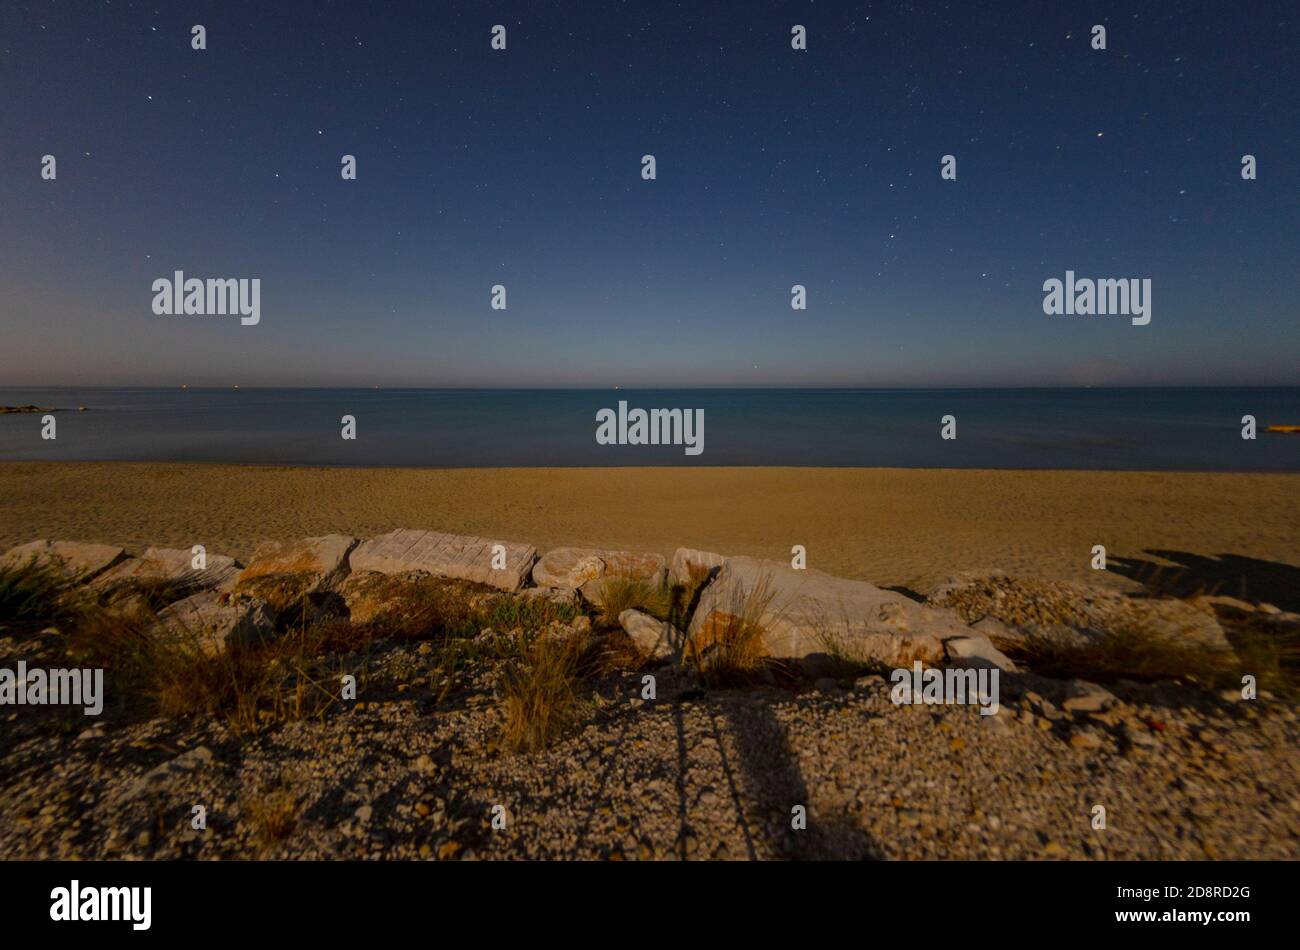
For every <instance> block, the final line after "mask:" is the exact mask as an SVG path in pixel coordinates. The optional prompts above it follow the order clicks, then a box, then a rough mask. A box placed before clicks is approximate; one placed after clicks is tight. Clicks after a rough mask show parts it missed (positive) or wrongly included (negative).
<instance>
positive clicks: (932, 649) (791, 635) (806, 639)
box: [688, 557, 971, 665]
mask: <svg viewBox="0 0 1300 950" xmlns="http://www.w3.org/2000/svg"><path fill="white" fill-rule="evenodd" d="M738 618H744V619H746V620H748V621H750V622H752V623H755V624H757V626H758V627H759V628H761V629H762V635H763V641H764V645H765V647H766V650H767V652H768V654H769V655H771V656H774V657H792V658H799V657H806V656H810V655H813V654H826V655H828V656H832V657H837V658H843V659H849V660H852V661H855V662H879V663H886V664H892V665H907V664H909V663H911V662H912V661H913V660H922V661H926V662H933V663H937V662H941V661H942V660H943V659H944V650H943V643H942V641H943V640H945V639H948V638H950V637H965V636H970V633H971V631H970V628H969V627H967V626H966V625H965V624H964V623H962V622H961V620H960V619H959V618H958V617H957V615H956V614H954V613H953V612H952V611H950V610H938V609H934V608H930V607H926V606H924V605H922V604H918V603H916V602H915V601H913V600H910V599H909V598H907V597H905V596H903V595H902V594H897V593H894V592H893V591H887V590H882V589H881V588H879V587H876V586H875V585H873V584H868V583H866V582H865V581H854V580H848V579H845V578H841V577H832V576H831V575H829V574H825V573H822V572H821V571H815V570H794V569H793V568H791V567H790V566H789V565H788V564H786V563H784V562H781V561H763V560H758V559H756V558H749V557H733V558H728V559H727V560H726V561H725V562H724V563H723V565H722V567H721V569H720V570H719V571H718V575H717V577H715V578H714V579H713V581H712V582H711V583H710V584H709V585H708V586H707V587H706V588H704V590H703V591H702V592H701V594H700V600H699V604H698V606H697V607H696V609H695V613H694V615H693V616H692V618H691V624H690V630H689V631H688V633H689V636H690V639H691V641H692V642H693V643H694V644H695V645H696V646H699V647H703V646H705V645H706V644H707V643H708V642H710V641H712V640H716V639H717V638H718V637H719V636H721V635H722V634H723V633H724V631H726V630H727V629H728V627H730V626H732V625H734V624H735V623H736V622H737V619H738Z"/></svg>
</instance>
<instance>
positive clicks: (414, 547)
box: [349, 528, 537, 591]
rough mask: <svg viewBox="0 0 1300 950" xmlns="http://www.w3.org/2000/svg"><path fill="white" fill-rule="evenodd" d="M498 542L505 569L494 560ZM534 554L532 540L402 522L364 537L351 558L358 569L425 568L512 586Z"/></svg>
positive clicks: (518, 581) (399, 570) (519, 581)
mask: <svg viewBox="0 0 1300 950" xmlns="http://www.w3.org/2000/svg"><path fill="white" fill-rule="evenodd" d="M497 544H500V545H502V546H504V548H505V567H504V568H501V569H496V568H493V566H492V548H493V546H494V545H497ZM536 558H537V549H536V548H535V547H533V546H532V545H531V544H520V543H518V542H513V541H499V540H493V539H490V538H476V537H471V536H469V535H463V534H443V533H442V532H439V531H416V530H411V529H408V528H399V529H398V530H396V531H390V532H389V533H388V534H381V535H380V536H379V537H377V538H371V539H370V540H369V541H363V542H361V544H359V545H357V547H356V548H355V549H354V550H353V551H352V554H351V555H350V557H349V560H350V561H351V566H352V570H354V571H376V572H378V573H380V574H405V573H408V572H410V571H424V572H426V573H428V574H433V575H435V576H437V577H454V578H459V579H460V580H466V581H475V582H476V583H479V584H488V585H491V586H492V587H497V588H500V589H501V590H506V591H514V590H518V589H519V588H520V587H522V586H523V584H524V581H525V580H526V579H527V578H528V572H529V571H530V570H531V569H532V566H533V561H534V560H535V559H536Z"/></svg>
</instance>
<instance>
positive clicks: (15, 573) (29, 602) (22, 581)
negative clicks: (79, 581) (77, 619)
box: [0, 558, 79, 628]
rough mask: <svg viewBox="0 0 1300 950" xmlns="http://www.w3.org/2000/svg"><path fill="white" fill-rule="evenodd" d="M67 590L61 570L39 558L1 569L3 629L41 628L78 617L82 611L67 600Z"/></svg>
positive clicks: (0, 595)
mask: <svg viewBox="0 0 1300 950" xmlns="http://www.w3.org/2000/svg"><path fill="white" fill-rule="evenodd" d="M66 587H67V580H66V579H65V577H64V575H63V573H62V572H61V571H60V570H59V569H58V568H57V567H55V566H54V565H52V564H48V563H40V562H38V561H37V560H36V559H35V558H32V559H31V560H29V561H27V562H26V563H24V564H19V565H8V566H5V567H3V568H0V628H3V627H9V626H15V627H40V626H45V625H47V624H58V623H61V622H64V621H66V620H68V619H69V618H70V617H72V616H75V614H76V613H77V611H78V609H79V607H78V605H77V604H76V603H75V602H73V601H71V600H69V598H68V597H66V596H65V594H64V589H65V588H66Z"/></svg>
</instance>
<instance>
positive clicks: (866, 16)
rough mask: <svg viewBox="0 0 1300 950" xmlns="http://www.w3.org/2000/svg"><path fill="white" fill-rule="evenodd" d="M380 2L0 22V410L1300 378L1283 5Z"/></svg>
mask: <svg viewBox="0 0 1300 950" xmlns="http://www.w3.org/2000/svg"><path fill="white" fill-rule="evenodd" d="M382 7H383V12H376V11H378V10H379V7H377V6H372V5H369V4H361V3H342V2H338V3H328V2H310V3H307V2H304V3H292V2H277V3H245V2H220V3H217V2H212V3H187V4H174V3H163V2H158V3H154V4H140V3H126V2H122V0H116V2H113V3H111V4H110V3H92V2H89V0H82V2H74V3H66V2H65V3H57V4H56V3H37V2H22V0H19V2H10V3H6V4H5V5H4V7H3V9H0V89H3V90H4V92H3V103H2V105H0V283H2V285H3V290H2V291H0V330H2V331H3V339H4V345H3V348H2V349H0V384H8V385H118V384H122V385H174V384H179V383H189V384H191V385H222V386H224V385H230V384H235V383H239V384H242V385H245V386H253V385H262V386H276V385H280V386H296V385H318V386H332V385H363V386H368V385H374V384H377V385H405V386H412V385H415V386H508V385H513V386H605V385H615V384H618V385H623V386H650V385H659V386H715V385H716V386H765V385H776V386H782V385H815V386H837V385H845V386H890V385H900V386H909V385H915V386H931V385H937V386H981V385H988V386H1001V385H1079V384H1092V385H1106V384H1114V385H1120V384H1126V385H1142V384H1153V385H1182V384H1187V385H1213V384H1225V385H1230V384H1254V383H1259V384H1293V383H1295V382H1297V373H1296V366H1297V365H1300V320H1298V319H1297V309H1298V308H1297V304H1298V302H1300V267H1297V261H1300V187H1298V185H1300V158H1298V157H1297V149H1298V148H1300V96H1297V94H1296V89H1297V88H1300V75H1298V70H1297V66H1296V63H1297V56H1296V49H1297V48H1298V47H1300V35H1298V34H1300V31H1298V30H1297V21H1298V20H1300V11H1297V9H1296V8H1295V6H1294V4H1293V3H1289V2H1287V3H1283V2H1277V3H1273V2H1269V0H1257V2H1251V3H1249V4H1241V3H1235V4H1229V3H1176V2H1160V3H1131V2H1129V3H1084V4H1046V3H1042V2H1037V0H1035V2H1024V3H1012V2H1008V3H999V4H978V5H977V4H973V3H967V2H955V3H951V4H944V3H921V2H918V3H902V4H900V3H897V2H892V3H885V4H880V3H840V4H837V3H802V2H790V3H780V4H775V3H765V4H758V3H753V2H748V3H709V4H699V3H693V2H692V3H682V4H676V3H664V2H649V0H647V2H638V3H614V2H609V3H605V2H602V3H582V4H579V3H562V2H561V3H553V4H551V3H548V4H545V5H543V4H537V3H526V4H525V3H492V4H483V3H427V2H419V3H416V2H412V3H392V4H384V5H382ZM985 7H996V8H997V9H995V10H986V9H984V8H985ZM193 23H203V24H204V25H205V26H206V27H207V29H208V49H207V50H206V51H204V52H195V51H192V50H191V49H190V45H189V28H190V26H191V24H193ZM495 23H503V24H505V25H506V26H507V29H508V30H509V48H508V50H507V51H506V52H504V53H495V52H493V51H491V50H490V49H489V46H488V40H489V30H490V28H491V26H492V25H493V24H495ZM793 23H801V24H804V25H806V26H807V27H808V31H809V50H808V51H807V52H804V53H798V52H794V51H792V50H791V49H790V45H789V30H790V26H791V24H793ZM1093 23H1102V24H1105V25H1106V26H1107V28H1108V34H1109V35H1108V46H1109V49H1108V50H1107V51H1105V52H1096V51H1094V50H1092V49H1091V48H1090V46H1089V30H1090V27H1091V25H1092V24H1093ZM647 152H648V153H653V154H655V155H656V157H657V159H658V176H659V177H658V180H657V181H654V182H645V181H642V180H641V178H640V157H641V155H642V154H644V153H647ZM1247 152H1249V153H1253V154H1255V155H1256V156H1257V158H1258V160H1259V180H1258V181H1254V182H1244V181H1242V180H1241V178H1240V173H1239V171H1240V156H1241V155H1242V154H1243V153H1247ZM46 153H52V154H54V155H55V156H57V158H58V162H59V166H58V170H59V177H58V180H57V181H55V182H46V181H42V180H41V178H40V174H39V171H40V158H41V156H42V155H44V154H46ZM344 153H352V154H355V155H356V156H357V159H358V171H359V177H358V180H357V181H353V182H347V181H343V180H342V179H341V178H340V176H339V159H340V156H341V155H343V154H344ZM944 153H952V154H955V155H956V156H957V162H958V180H957V181H956V182H945V181H941V180H940V177H939V161H940V156H941V155H943V154H944ZM1067 268H1069V269H1073V270H1075V271H1076V272H1078V274H1079V275H1080V276H1091V277H1150V278H1151V279H1152V281H1153V304H1154V306H1153V318H1152V322H1151V324H1150V325H1149V326H1147V327H1133V326H1131V325H1130V324H1129V321H1128V320H1127V319H1126V318H1122V317H1048V316H1046V315H1044V314H1043V312H1042V308H1041V304H1042V298H1043V292H1042V289H1041V287H1042V282H1043V281H1044V280H1045V279H1047V278H1049V277H1058V278H1059V277H1063V275H1064V273H1065V271H1066V269H1067ZM177 269H180V270H183V271H185V272H186V274H187V276H197V277H260V278H261V280H262V321H261V324H260V325H259V326H256V327H241V326H240V325H239V321H238V319H237V318H232V317H198V316H190V317H164V316H155V315H154V314H153V313H152V310H151V307H150V304H151V301H152V298H153V294H152V291H151V289H150V285H151V284H152V282H153V280H154V279H155V278H158V277H164V276H166V277H170V275H171V274H172V272H173V271H174V270H177ZM496 283H502V284H505V285H506V286H507V288H508V290H509V309H508V310H507V311H505V312H497V311H493V310H491V309H490V308H489V306H488V298H489V288H490V287H491V286H492V285H493V284H496ZM794 283H802V284H805V285H806V286H807V287H808V294H809V309H808V310H807V311H805V312H795V311H792V310H791V309H790V305H789V292H790V286H791V285H792V284H794Z"/></svg>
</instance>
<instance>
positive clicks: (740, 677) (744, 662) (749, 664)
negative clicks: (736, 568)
mask: <svg viewBox="0 0 1300 950" xmlns="http://www.w3.org/2000/svg"><path fill="white" fill-rule="evenodd" d="M773 596H774V592H773V591H772V590H771V581H770V579H769V578H766V577H765V578H763V579H761V580H760V581H759V582H758V583H757V584H756V585H755V586H754V588H753V589H752V590H746V589H745V588H744V587H739V586H738V587H737V590H736V593H735V595H734V596H733V599H732V603H731V604H729V605H728V609H726V610H718V611H715V612H714V614H713V616H712V617H711V618H710V620H709V623H708V624H707V625H705V626H704V628H703V629H701V630H700V631H699V632H698V633H697V634H696V635H695V636H694V637H692V638H691V640H690V641H688V643H687V645H686V655H685V660H686V661H687V662H689V663H692V664H694V666H695V667H696V669H697V670H698V671H699V674H700V678H701V679H702V680H703V682H704V683H705V685H707V686H714V687H727V686H744V685H747V684H750V683H753V682H755V681H756V680H758V679H759V678H760V677H761V676H762V673H763V670H764V669H765V667H766V666H767V665H768V663H769V660H768V656H767V647H766V645H765V644H764V632H765V628H764V625H763V617H764V615H765V614H767V613H768V607H769V605H770V604H771V602H772V598H773ZM768 622H771V620H770V618H769V621H768Z"/></svg>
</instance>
